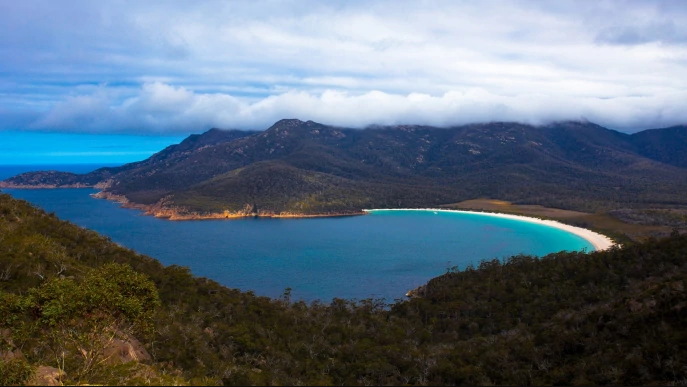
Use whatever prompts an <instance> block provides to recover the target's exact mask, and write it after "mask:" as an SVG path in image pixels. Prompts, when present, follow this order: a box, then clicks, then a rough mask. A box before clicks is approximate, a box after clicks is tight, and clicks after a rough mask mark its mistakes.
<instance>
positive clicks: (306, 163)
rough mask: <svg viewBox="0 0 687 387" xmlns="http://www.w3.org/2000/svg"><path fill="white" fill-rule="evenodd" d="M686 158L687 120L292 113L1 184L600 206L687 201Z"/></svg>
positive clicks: (264, 201)
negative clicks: (364, 119)
mask: <svg viewBox="0 0 687 387" xmlns="http://www.w3.org/2000/svg"><path fill="white" fill-rule="evenodd" d="M683 140H684V141H683ZM684 154H687V128H686V127H684V126H679V127H672V128H665V129H652V130H647V131H643V132H638V133H635V134H625V133H621V132H617V131H613V130H610V129H606V128H604V127H601V126H599V125H596V124H593V123H587V122H573V121H568V122H559V123H554V124H550V125H544V126H532V125H526V124H518V123H509V122H493V123H483V124H470V125H463V126H455V127H449V128H436V127H431V126H422V125H396V126H375V127H370V128H367V129H349V128H341V127H335V126H329V125H324V124H320V123H316V122H313V121H300V120H297V119H284V120H280V121H278V122H276V123H275V124H273V125H272V126H270V127H269V128H268V129H266V130H264V131H257V132H249V131H240V130H226V131H225V130H219V129H211V130H209V131H207V132H205V133H203V134H200V135H191V136H189V137H188V138H187V139H185V140H184V141H182V142H181V143H180V144H177V145H172V146H169V147H167V148H165V149H164V150H162V151H160V152H158V153H156V154H155V155H153V156H151V157H150V158H148V159H146V160H143V161H140V162H136V163H131V164H126V165H123V166H121V167H115V168H101V169H98V170H96V171H93V172H91V173H89V174H84V175H77V174H68V173H58V172H50V173H48V172H30V173H25V174H21V175H18V176H15V177H12V178H9V179H7V180H5V181H3V182H0V188H3V187H4V188H13V187H14V188H26V187H33V188H41V187H56V188H59V187H94V188H100V189H102V190H103V192H104V194H103V195H104V196H106V195H110V196H116V197H123V198H126V201H128V202H129V203H131V204H132V205H136V206H139V207H140V206H143V208H145V206H149V208H148V209H149V210H151V211H149V212H151V213H152V214H154V215H158V216H162V217H171V218H174V217H175V216H174V215H169V214H170V213H171V214H176V217H177V218H201V217H207V216H211V217H221V215H222V214H223V215H225V217H233V216H252V215H255V214H258V215H264V216H279V215H281V214H289V216H293V215H298V214H300V215H303V216H306V215H310V216H311V215H326V214H336V215H341V214H347V213H350V214H355V213H360V210H362V209H364V208H389V207H427V206H438V205H445V204H448V203H454V202H458V201H461V200H465V199H472V198H476V197H495V198H502V199H506V200H512V201H517V202H528V203H530V204H544V205H549V206H554V207H560V208H567V209H575V210H586V211H595V210H599V209H603V210H607V209H615V208H618V206H619V205H622V207H627V206H633V205H649V206H661V205H679V206H683V205H685V206H687V199H685V198H682V197H681V195H680V194H679V192H682V191H683V190H685V189H687V169H686V168H687V164H686V163H687V162H685V161H684V160H685V159H686V158H684V157H681V155H684ZM153 207H155V208H157V210H153ZM246 208H250V210H246ZM253 209H257V210H256V212H253V211H252V210H253ZM156 211H157V213H156Z"/></svg>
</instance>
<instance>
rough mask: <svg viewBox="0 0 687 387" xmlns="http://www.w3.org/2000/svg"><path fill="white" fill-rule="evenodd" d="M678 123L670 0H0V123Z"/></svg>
mask: <svg viewBox="0 0 687 387" xmlns="http://www.w3.org/2000/svg"><path fill="white" fill-rule="evenodd" d="M282 118H299V119H301V120H313V121H317V122H321V123H325V124H330V125H337V126H346V127H356V128H362V127H365V126H368V125H371V124H381V125H393V124H427V125H434V126H452V125H461V124H466V123H474V122H490V121H518V122H524V123H530V124H545V123H548V122H552V121H561V120H588V121H592V122H595V123H598V124H600V125H603V126H606V127H609V128H612V129H616V130H620V131H625V132H635V131H638V130H641V129H647V128H658V127H667V126H672V125H678V124H686V123H687V3H685V1H683V0H674V1H648V0H641V1H623V0H618V1H586V0H584V1H583V0H580V1H565V0H556V1H540V0H533V1H526V0H521V1H518V0H510V1H490V0H480V1H457V0H450V1H423V0H414V1H399V0H390V1H385V0H372V1H309V0H302V1H296V2H293V1H289V2H287V1H259V0H258V1H256V0H251V1H215V0H210V1H169V0H165V1H158V0H146V1H123V0H122V1H118V0H103V1H69V0H65V1H53V0H43V1H36V0H22V1H3V2H0V131H17V130H21V131H40V132H45V131H52V132H69V133H134V134H156V135H173V136H176V135H180V134H188V133H198V132H202V131H205V130H207V129H209V128H211V127H219V128H227V129H228V128H238V129H252V130H255V129H265V128H267V127H269V126H270V125H271V124H272V123H274V122H276V121H277V120H279V119H282Z"/></svg>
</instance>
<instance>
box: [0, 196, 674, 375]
mask: <svg viewBox="0 0 687 387" xmlns="http://www.w3.org/2000/svg"><path fill="white" fill-rule="evenodd" d="M0 231H1V232H0V257H1V258H2V259H0V332H2V334H1V335H0V345H1V347H0V384H3V385H7V384H23V383H26V382H29V381H32V380H33V382H36V379H35V378H36V377H35V376H33V375H35V374H36V372H37V371H38V373H39V374H40V375H46V371H50V372H51V373H50V375H52V376H51V378H52V379H51V378H50V377H49V378H47V379H46V378H45V377H44V378H42V379H39V380H38V383H46V382H48V381H50V382H52V383H65V384H106V385H151V384H153V385H169V384H175V385H184V384H193V385H218V384H225V385H255V384H258V385H267V384H271V385H303V384H306V385H310V384H317V385H335V384H346V385H370V384H375V385H399V384H413V385H427V384H433V385H452V384H469V385H486V384H499V385H501V384H504V385H516V384H517V385H530V384H563V385H572V384H584V385H607V384H613V385H648V384H661V385H674V384H681V383H684V380H685V379H687V370H686V369H685V364H687V323H686V322H687V293H686V292H685V284H686V283H687V236H679V235H677V234H675V235H673V236H671V237H670V238H667V239H664V240H661V241H656V240H649V241H648V242H646V243H642V244H634V245H627V246H626V247H624V248H623V249H613V250H610V251H607V252H597V253H591V254H583V253H559V254H552V255H549V256H547V257H544V258H542V259H536V258H533V257H528V256H517V257H512V258H510V259H508V260H506V261H505V262H499V261H483V262H482V263H479V264H477V265H476V266H474V267H469V268H467V269H466V270H465V271H462V272H460V271H456V270H451V271H450V272H448V273H446V274H445V275H443V276H441V277H438V278H435V279H433V280H431V281H430V282H429V283H428V284H427V285H426V286H425V287H424V288H422V289H420V291H419V292H418V293H419V294H418V297H416V298H412V299H409V300H406V301H400V300H399V301H397V302H396V303H395V304H393V305H388V306H387V305H384V304H382V303H380V302H379V301H375V300H362V301H358V302H355V301H350V300H341V299H334V300H333V301H332V302H331V303H329V304H323V303H319V302H314V303H311V304H306V303H304V302H298V301H294V300H291V299H290V295H289V290H288V289H286V290H285V292H284V296H283V297H282V298H281V299H268V298H265V297H257V296H255V295H254V294H252V293H250V292H241V291H239V290H233V289H228V288H225V287H222V286H220V285H218V284H217V283H215V282H213V281H210V280H207V279H204V278H198V277H194V276H193V275H192V274H190V273H189V271H188V269H185V268H182V267H178V266H169V267H163V266H162V265H161V264H160V263H158V262H157V261H155V260H153V259H151V258H148V257H145V256H142V255H140V254H137V253H135V252H134V251H131V250H128V249H125V248H123V247H120V246H118V245H116V244H114V243H112V242H110V241H109V240H108V239H107V238H105V237H102V236H99V235H97V234H96V233H94V232H91V231H87V230H84V229H81V228H79V227H77V226H75V225H73V224H70V223H67V222H63V221H60V220H59V219H57V218H56V217H55V216H54V215H50V214H46V213H45V212H43V211H41V210H38V209H35V208H33V207H31V206H30V205H29V204H28V203H26V202H23V201H17V200H14V199H12V198H11V197H10V196H8V195H0ZM113 348H114V349H115V351H114V352H113V350H112V349H113ZM132 351H133V352H132ZM48 367H53V368H48ZM58 368H60V369H61V370H62V371H63V372H65V373H62V374H61V373H60V371H59V370H58ZM60 375H61V376H60Z"/></svg>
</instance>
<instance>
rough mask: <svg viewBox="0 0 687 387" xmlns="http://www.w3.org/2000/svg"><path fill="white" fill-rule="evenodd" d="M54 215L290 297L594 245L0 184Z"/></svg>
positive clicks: (421, 221) (392, 219)
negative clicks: (213, 216) (165, 207)
mask: <svg viewBox="0 0 687 387" xmlns="http://www.w3.org/2000/svg"><path fill="white" fill-rule="evenodd" d="M4 192H7V193H10V194H11V195H12V196H14V197H16V198H19V199H25V200H27V201H29V202H31V203H33V204H35V205H38V206H39V207H42V208H43V209H45V210H46V211H48V212H55V214H56V215H57V216H59V217H60V218H61V219H64V220H69V221H71V222H73V223H75V224H78V225H80V226H82V227H86V228H89V229H92V230H95V231H97V232H99V233H101V234H104V235H107V236H109V237H110V238H112V240H113V241H115V242H117V243H120V244H122V245H124V246H126V247H130V248H132V249H134V250H137V251H139V252H141V253H144V254H147V255H149V256H151V257H154V258H156V259H158V260H160V261H161V262H162V263H163V264H165V265H171V264H176V265H183V266H188V267H190V268H191V270H192V272H193V273H194V274H196V275H199V276H205V277H209V278H212V279H214V280H216V281H218V282H220V283H221V284H223V285H225V286H228V287H231V288H239V289H242V290H252V291H254V292H255V293H256V294H258V295H264V296H270V297H278V296H280V295H281V294H282V293H283V291H284V289H285V288H287V287H290V288H292V298H293V299H294V300H298V299H304V300H306V301H312V300H316V299H320V300H322V301H325V302H327V301H330V300H331V299H332V298H334V297H339V298H348V299H353V298H356V299H363V298H369V297H375V298H385V299H386V300H387V301H389V302H392V301H393V300H394V299H396V298H403V297H404V295H405V293H406V292H407V291H408V290H410V289H413V288H415V287H417V286H420V285H422V284H424V283H425V282H427V280H429V279H431V278H433V277H436V276H438V275H441V274H443V273H445V272H446V270H447V268H448V267H453V266H458V267H459V268H464V267H465V266H467V265H468V264H471V263H472V264H478V263H479V261H480V260H481V259H491V258H503V257H508V256H511V255H515V254H519V253H525V254H534V255H538V256H542V255H546V254H548V253H551V252H557V251H561V250H568V251H574V250H583V249H586V250H588V251H591V250H593V247H592V246H591V244H590V243H589V242H587V241H586V240H584V239H583V238H581V237H579V236H576V235H573V234H570V233H568V232H566V231H563V230H559V229H555V228H552V227H548V226H542V225H538V224H535V223H530V222H523V221H517V220H512V219H501V218H495V217H487V216H482V215H479V214H465V213H448V212H438V213H434V212H433V211H383V212H376V213H373V214H370V215H364V216H351V217H338V218H310V219H266V218H255V219H253V218H250V219H233V220H202V221H183V222H172V221H167V220H163V219H157V218H154V217H150V216H143V215H141V212H140V211H136V210H129V209H122V208H120V207H119V205H118V204H117V203H113V202H110V201H106V200H100V199H93V198H91V197H90V196H89V195H90V194H92V193H94V192H96V191H95V190H91V189H57V190H14V189H12V190H4Z"/></svg>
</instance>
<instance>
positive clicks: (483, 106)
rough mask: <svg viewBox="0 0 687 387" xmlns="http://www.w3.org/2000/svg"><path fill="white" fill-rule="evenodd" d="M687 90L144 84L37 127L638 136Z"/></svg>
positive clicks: (686, 117)
mask: <svg viewBox="0 0 687 387" xmlns="http://www.w3.org/2000/svg"><path fill="white" fill-rule="evenodd" d="M686 98H687V92H682V93H675V94H669V95H663V96H661V97H656V96H630V97H616V98H606V99H600V98H596V97H584V96H567V95H555V94H553V95H552V94H540V93H531V94H517V95H510V96H505V95H497V94H493V93H491V92H489V91H487V90H485V89H482V88H472V89H469V90H467V91H463V92H459V91H449V92H445V93H443V94H440V95H430V94H425V93H409V94H391V93H385V92H381V91H370V92H366V93H361V94H351V93H348V92H345V91H338V90H326V91H324V92H322V93H309V92H304V91H291V92H286V93H282V94H279V95H272V96H268V97H265V98H262V99H258V100H252V101H249V100H245V99H241V98H237V97H234V96H231V95H228V94H222V93H213V94H208V93H195V92H193V91H190V90H188V89H186V88H183V87H174V86H170V85H167V84H164V83H150V84H145V85H143V86H142V87H141V88H140V90H139V92H138V94H137V95H136V96H134V97H131V98H127V99H126V100H124V101H123V102H121V103H118V102H116V99H115V98H111V97H110V95H109V94H108V92H107V90H106V89H101V90H99V91H98V92H97V93H94V94H91V95H84V96H78V97H73V98H70V99H68V100H67V101H65V102H63V103H60V104H58V105H56V106H55V108H54V109H52V110H51V111H49V112H48V113H47V114H46V115H45V116H44V117H42V118H41V119H39V120H38V121H36V122H35V123H34V124H33V125H32V127H33V128H35V129H42V130H66V129H74V128H77V129H78V130H79V131H88V132H92V131H102V132H112V131H125V132H140V131H152V132H185V133H188V132H199V131H204V130H206V129H209V128H211V127H220V128H242V129H265V128H267V127H269V126H270V125H271V124H273V123H274V122H276V121H278V120H279V119H282V118H299V119H301V120H313V121H317V122H322V123H325V124H330V125H337V126H344V127H356V128H362V127H366V126H369V125H373V124H381V125H393V124H407V123H413V124H425V125H434V126H443V127H446V126H453V125H461V124H467V123H476V122H489V121H518V122H524V123H530V124H545V123H548V122H552V121H561V120H580V119H587V120H590V121H593V122H596V123H599V124H601V125H604V126H607V127H611V128H617V129H622V130H626V131H634V130H638V129H643V128H653V127H665V126H670V125H676V124H679V123H683V122H687V111H685V109H683V106H684V101H685V100H686Z"/></svg>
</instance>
